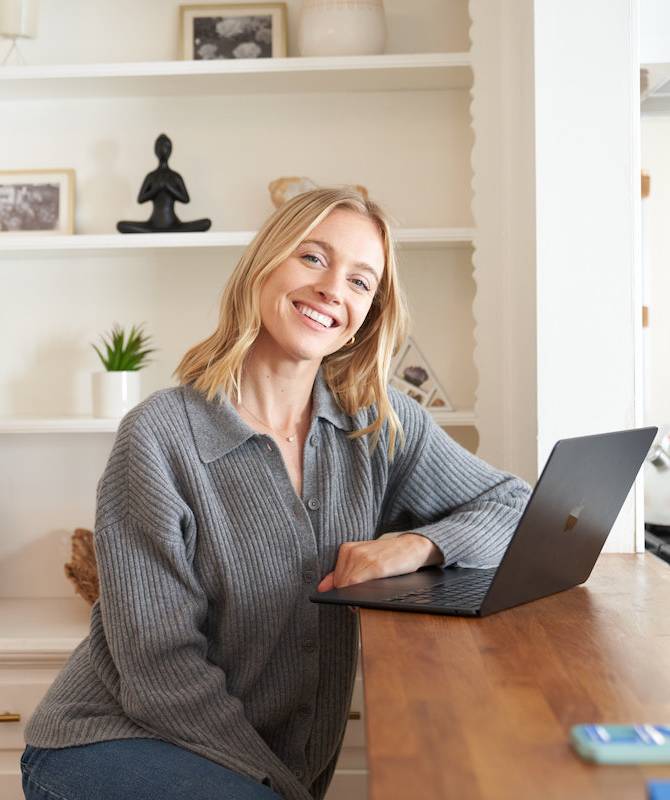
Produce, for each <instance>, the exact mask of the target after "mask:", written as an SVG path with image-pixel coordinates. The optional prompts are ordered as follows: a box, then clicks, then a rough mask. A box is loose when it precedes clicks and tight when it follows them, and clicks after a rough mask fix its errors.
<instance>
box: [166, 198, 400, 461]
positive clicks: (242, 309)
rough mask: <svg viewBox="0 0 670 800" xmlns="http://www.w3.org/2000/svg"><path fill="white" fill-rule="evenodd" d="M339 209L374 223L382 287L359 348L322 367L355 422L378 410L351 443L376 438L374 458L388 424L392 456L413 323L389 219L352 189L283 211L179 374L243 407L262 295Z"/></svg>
mask: <svg viewBox="0 0 670 800" xmlns="http://www.w3.org/2000/svg"><path fill="white" fill-rule="evenodd" d="M336 208H342V209H348V210H350V211H354V212H356V213H358V214H361V215H363V216H365V217H366V218H368V219H370V220H371V221H372V222H374V223H375V225H376V226H377V229H378V231H379V233H380V236H381V239H382V242H383V245H384V253H385V264H384V272H383V275H382V279H381V281H380V283H379V286H378V287H377V290H376V292H375V295H374V298H373V300H372V305H371V307H370V310H369V311H368V314H367V316H366V318H365V321H364V322H363V324H362V325H361V327H360V328H359V329H358V331H357V332H356V341H355V343H354V344H353V345H350V346H346V345H345V346H344V347H342V348H340V349H339V350H337V351H336V352H334V353H331V354H330V355H327V356H325V357H324V359H323V362H322V364H323V368H324V378H325V380H326V383H327V384H328V386H329V388H330V390H331V392H332V393H333V395H334V397H335V399H336V400H337V403H338V404H339V406H340V408H342V410H343V411H345V413H347V414H349V415H350V416H351V415H353V414H355V413H356V412H357V411H358V410H359V409H361V408H367V407H368V406H370V405H372V404H373V403H374V404H376V408H377V416H376V419H375V420H374V421H373V422H372V424H370V425H368V426H367V427H365V428H361V429H358V430H354V431H352V432H351V433H349V434H348V435H349V437H350V438H358V437H361V436H365V435H366V434H371V439H370V441H371V448H370V450H371V451H372V450H374V448H375V447H376V446H377V444H378V442H379V437H380V434H381V431H382V428H383V426H384V423H385V422H387V423H388V429H389V443H388V455H389V458H390V459H391V460H393V457H394V455H395V452H396V448H397V445H398V440H400V443H401V446H404V442H405V434H404V431H403V429H402V425H401V423H400V420H399V419H398V416H397V414H396V413H395V411H394V410H393V407H392V406H391V403H390V401H389V398H388V393H387V383H388V379H389V372H390V367H391V360H392V358H393V356H394V355H395V353H396V352H397V351H398V349H399V347H400V346H401V345H402V343H403V342H404V341H405V338H406V336H407V331H408V325H409V315H408V311H407V303H406V300H405V296H404V293H403V291H402V289H401V287H400V285H399V282H398V270H397V262H396V255H395V244H394V242H393V238H392V234H391V227H390V218H389V217H388V215H387V214H386V212H385V211H384V210H383V209H382V208H381V207H380V206H379V205H378V204H377V203H375V202H374V201H372V200H370V199H367V198H365V197H364V196H363V195H362V194H360V193H359V192H358V191H357V190H356V189H354V188H352V187H344V188H319V189H312V190H310V191H308V192H303V193H302V194H299V195H297V196H295V197H293V198H292V199H291V200H289V201H287V202H286V203H284V204H283V205H282V206H280V207H279V208H278V209H277V210H276V211H275V212H274V213H273V214H272V215H271V216H270V217H269V218H268V219H267V220H266V222H265V224H264V225H263V226H262V228H261V229H260V230H259V231H258V233H257V234H256V236H255V237H254V239H253V241H252V242H251V244H250V245H249V246H248V248H247V249H246V251H245V253H244V255H243V256H242V257H241V258H240V260H239V261H238V263H237V266H236V267H235V270H234V271H233V274H232V275H231V277H230V280H229V281H228V283H227V285H226V287H225V289H224V291H223V295H222V298H221V306H220V312H219V323H218V326H217V328H216V330H215V331H214V333H213V334H212V335H211V336H209V337H207V339H205V340H204V341H202V342H200V343H199V344H196V345H195V346H194V347H192V348H190V349H189V350H188V351H187V352H186V354H185V355H184V357H183V358H182V360H181V361H180V362H179V365H178V367H177V369H176V370H175V372H174V373H173V374H174V375H175V376H176V377H177V378H178V380H179V383H180V384H182V385H183V384H190V385H192V386H193V387H194V388H196V389H198V390H199V391H201V392H203V393H204V394H205V395H206V397H207V399H208V400H213V399H214V398H215V397H216V396H217V394H219V392H222V393H223V394H224V395H225V396H226V397H228V398H229V399H232V398H236V400H237V402H238V403H239V402H240V401H241V377H242V370H243V366H244V362H245V359H246V357H247V355H248V353H249V351H250V349H251V347H252V345H253V343H254V341H255V340H256V337H257V336H258V334H259V331H260V329H261V316H260V293H261V288H262V286H263V283H264V281H265V280H266V278H267V277H268V275H269V274H270V273H271V272H272V271H273V270H274V269H276V268H277V267H278V266H279V265H280V264H281V263H282V262H283V261H285V260H286V259H287V258H288V257H289V256H290V255H291V253H293V252H294V250H295V249H296V248H297V247H298V245H299V244H300V243H301V242H302V241H303V240H304V239H306V238H307V237H308V236H309V234H310V232H311V231H312V230H313V229H314V228H315V227H316V226H317V225H318V224H319V223H320V222H321V221H322V220H323V219H325V218H326V217H327V216H328V214H330V213H331V211H333V210H334V209H336Z"/></svg>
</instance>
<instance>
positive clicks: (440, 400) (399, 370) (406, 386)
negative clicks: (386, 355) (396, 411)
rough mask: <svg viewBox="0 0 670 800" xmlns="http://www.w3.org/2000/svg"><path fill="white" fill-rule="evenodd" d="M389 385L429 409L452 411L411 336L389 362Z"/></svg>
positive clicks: (433, 373) (447, 399)
mask: <svg viewBox="0 0 670 800" xmlns="http://www.w3.org/2000/svg"><path fill="white" fill-rule="evenodd" d="M389 383H390V384H391V386H393V387H395V388H396V389H398V390H399V391H401V392H403V393H404V394H406V395H409V396H410V397H411V398H413V399H414V400H416V401H417V403H420V404H421V405H422V406H425V407H426V408H427V409H429V410H431V411H435V410H436V409H438V408H439V409H440V410H441V411H453V410H454V407H453V406H452V404H451V402H450V400H449V397H448V396H447V393H446V392H445V391H444V389H443V388H442V385H441V384H440V382H439V381H438V379H437V377H436V375H435V372H434V371H433V369H432V367H431V366H430V364H429V363H428V362H427V361H426V359H425V358H424V357H423V355H422V353H421V351H420V350H419V348H418V347H417V344H416V342H415V341H414V339H412V337H411V336H409V337H408V338H407V342H406V344H405V345H404V347H403V348H402V349H401V350H400V351H399V352H398V354H397V355H396V357H395V358H394V359H393V362H392V363H391V380H390V381H389Z"/></svg>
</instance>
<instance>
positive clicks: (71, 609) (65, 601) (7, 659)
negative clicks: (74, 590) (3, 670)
mask: <svg viewBox="0 0 670 800" xmlns="http://www.w3.org/2000/svg"><path fill="white" fill-rule="evenodd" d="M90 614H91V607H90V606H89V605H88V603H87V602H86V601H85V600H83V599H82V598H81V597H79V596H78V595H73V596H72V597H24V598H0V664H1V663H10V664H11V663H14V662H17V661H19V662H23V661H26V660H30V661H31V662H35V661H37V662H40V661H43V662H51V661H65V660H66V659H67V658H68V657H69V655H70V654H71V653H72V651H73V650H74V649H75V648H76V647H77V645H78V644H79V643H80V642H81V641H82V639H84V638H85V637H86V636H87V634H88V630H89V619H90Z"/></svg>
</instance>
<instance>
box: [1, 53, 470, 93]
mask: <svg viewBox="0 0 670 800" xmlns="http://www.w3.org/2000/svg"><path fill="white" fill-rule="evenodd" d="M470 63H471V62H470V56H469V54H468V53H388V54H384V55H373V56H309V57H288V58H261V59H253V58H249V59H237V60H234V59H230V60H220V61H218V60H212V61H142V62H137V63H128V62H121V63H116V64H52V65H49V66H42V65H40V66H11V67H0V100H2V99H7V100H31V99H41V98H57V97H92V98H100V97H149V96H150V97H156V96H159V97H160V96H164V97H170V96H179V95H188V96H194V95H200V96H206V95H224V94H241V93H242V94H246V93H254V94H258V93H285V92H319V93H323V92H351V91H358V92H368V91H374V92H388V91H421V90H443V89H468V88H470V86H471V85H472V69H471V66H470Z"/></svg>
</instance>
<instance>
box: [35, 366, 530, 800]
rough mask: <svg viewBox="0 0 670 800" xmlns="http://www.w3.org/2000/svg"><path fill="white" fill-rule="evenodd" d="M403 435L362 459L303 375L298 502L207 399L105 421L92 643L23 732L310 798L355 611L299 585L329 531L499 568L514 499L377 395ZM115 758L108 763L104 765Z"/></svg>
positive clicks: (523, 489) (332, 754) (334, 744)
mask: <svg viewBox="0 0 670 800" xmlns="http://www.w3.org/2000/svg"><path fill="white" fill-rule="evenodd" d="M389 395H390V399H391V402H392V404H393V407H394V408H395V410H396V412H397V413H398V415H399V417H400V420H401V422H402V425H403V428H404V430H405V434H406V437H407V442H406V446H405V448H404V449H403V450H402V451H401V452H400V454H399V455H397V456H396V458H395V460H394V461H393V462H392V463H389V461H388V458H387V453H386V444H387V441H388V431H387V429H386V426H385V428H384V435H383V436H382V438H381V439H380V445H379V447H378V448H377V449H376V450H375V451H374V452H373V453H372V454H370V453H369V452H368V437H363V438H359V439H356V440H350V439H348V438H347V435H346V434H347V431H350V430H352V429H354V428H359V427H364V426H365V425H367V424H368V423H369V422H370V421H372V419H374V416H375V414H376V412H375V408H374V406H372V407H370V408H368V409H362V410H360V411H359V412H357V414H356V415H354V416H353V417H351V416H348V415H347V414H345V413H344V412H343V411H342V410H341V409H340V408H339V406H338V405H337V403H336V401H335V399H334V397H333V395H332V394H331V392H330V390H329V389H328V386H327V384H326V382H325V380H324V377H323V372H322V370H319V372H318V374H317V378H316V381H315V384H314V390H313V395H312V397H313V406H312V420H311V427H310V430H309V433H308V436H307V440H306V444H305V449H304V469H303V489H302V497H301V498H300V497H298V496H297V494H296V492H295V490H294V488H293V486H292V484H291V482H290V479H289V476H288V473H287V471H286V468H285V465H284V462H283V459H282V456H281V453H280V452H279V450H278V449H277V447H276V445H275V444H274V442H273V440H272V438H271V437H269V436H265V435H262V434H260V433H258V432H256V431H255V430H253V429H252V428H250V427H249V426H248V425H247V424H246V423H245V422H244V421H243V420H242V419H241V417H240V416H239V415H238V414H237V412H236V410H235V409H234V407H233V406H232V405H231V404H230V403H229V402H228V401H227V400H225V399H224V401H223V402H222V403H219V402H218V401H214V402H208V401H207V400H206V399H205V397H204V395H203V394H201V393H200V392H198V391H196V390H195V389H193V388H192V387H188V386H185V387H176V388H170V389H163V390H161V391H158V392H155V393H154V394H152V395H151V396H150V397H149V398H147V399H146V400H145V401H144V402H142V403H141V404H140V405H138V406H136V407H135V408H134V409H132V410H131V411H130V412H129V413H128V414H127V415H126V416H125V417H124V418H123V420H122V421H121V424H120V427H119V431H118V434H117V436H116V439H115V442H114V446H113V449H112V452H111V455H110V458H109V461H108V463H107V466H106V468H105V471H104V473H103V475H102V478H101V479H100V481H99V483H98V491H97V510H96V520H95V538H94V541H95V552H96V557H97V562H98V571H99V578H100V597H99V600H97V601H96V603H95V604H94V605H93V607H92V609H91V618H90V631H89V635H88V636H87V637H86V638H85V639H84V641H82V642H81V643H80V644H79V646H78V647H77V648H76V650H75V651H74V653H73V654H72V656H71V657H70V659H69V661H68V663H67V664H66V666H65V667H64V668H63V670H62V671H61V673H60V674H59V675H58V677H57V678H56V680H55V681H54V683H53V684H52V685H51V687H50V688H49V690H48V692H47V694H46V695H45V697H44V699H43V700H42V702H41V703H40V705H39V706H38V708H37V709H36V711H35V713H34V715H33V717H32V718H31V720H30V722H29V724H28V726H27V728H26V731H25V738H26V742H27V743H29V744H31V745H33V746H36V747H65V746H69V745H78V744H84V743H89V742H97V741H104V740H109V739H125V738H135V737H151V738H159V739H163V740H165V741H168V742H172V743H174V744H176V745H179V746H181V747H184V748H186V749H188V750H190V751H193V752H195V753H199V754H200V755H202V756H205V757H206V758H208V759H211V760H212V761H215V762H217V763H219V764H223V765H224V766H226V767H228V768H230V769H233V770H236V771H238V772H241V773H243V774H247V775H249V776H251V777H253V778H255V779H256V780H258V781H261V782H263V783H265V784H266V785H269V786H271V787H272V788H273V789H274V790H275V791H276V792H278V793H279V794H281V795H282V796H283V797H284V798H286V800H308V799H309V798H316V800H320V798H322V797H323V796H324V794H325V792H326V789H327V788H328V785H329V783H330V781H331V778H332V775H333V771H334V769H335V764H336V761H337V758H338V755H339V752H340V749H341V746H342V738H343V735H344V729H345V725H346V722H347V712H348V708H349V703H350V700H351V693H352V689H353V683H354V677H355V672H356V658H357V647H358V619H357V615H354V614H352V613H351V612H350V611H349V610H348V609H347V608H346V607H343V606H334V605H333V606H330V605H321V604H316V603H312V602H310V601H309V599H308V596H309V594H310V593H311V592H313V591H314V590H315V588H316V585H317V584H318V583H319V582H320V580H321V579H322V578H323V576H325V575H326V574H327V573H328V572H331V571H332V570H333V569H334V567H335V563H336V559H337V553H338V548H339V546H340V545H341V544H342V542H345V541H350V540H353V541H362V540H368V539H373V538H375V537H377V536H379V535H381V534H382V533H385V532H390V531H398V530H406V531H414V532H417V533H420V534H422V535H423V536H426V537H427V538H428V539H430V540H431V541H432V542H434V543H435V544H436V545H437V546H438V547H439V548H440V550H441V551H442V553H443V554H444V561H443V564H444V565H447V564H451V563H454V562H459V563H467V564H479V565H491V564H495V563H497V562H498V561H499V560H500V557H501V555H502V553H503V552H504V549H505V546H506V544H507V542H508V540H509V537H510V534H511V532H512V530H513V529H514V527H515V525H516V522H517V520H518V519H519V516H520V514H521V512H522V510H523V508H524V506H525V504H526V502H527V500H528V497H529V495H530V487H529V486H528V484H526V483H525V482H524V481H522V480H520V479H518V478H516V477H514V476H513V475H510V474H509V473H506V472H501V471H499V470H496V469H493V468H492V467H491V466H489V465H488V464H486V463H485V462H484V461H482V460H481V459H479V458H477V457H476V456H473V455H472V454H470V453H469V452H468V451H467V450H465V449H463V448H462V447H460V446H459V445H458V444H457V443H456V442H454V440H453V439H451V438H450V437H449V436H448V435H447V434H446V433H445V432H444V431H443V430H442V429H441V428H439V427H438V426H437V425H436V424H435V422H434V421H433V419H432V417H431V416H430V414H429V413H428V412H427V411H426V410H425V409H423V408H422V407H421V406H420V405H418V403H416V402H415V401H414V400H412V399H410V398H408V397H406V396H405V395H403V394H401V393H400V392H397V391H396V390H395V389H392V388H390V389H389ZM120 766H121V765H120Z"/></svg>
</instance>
